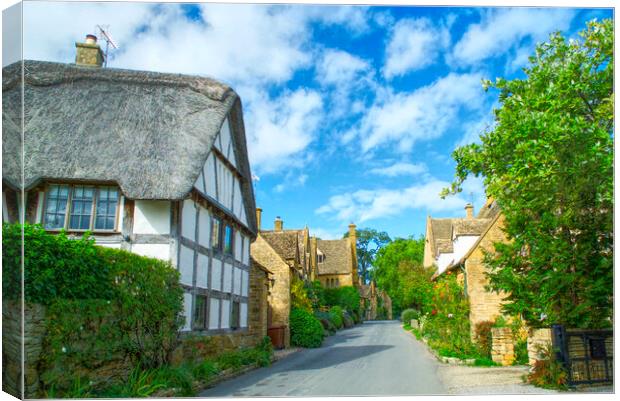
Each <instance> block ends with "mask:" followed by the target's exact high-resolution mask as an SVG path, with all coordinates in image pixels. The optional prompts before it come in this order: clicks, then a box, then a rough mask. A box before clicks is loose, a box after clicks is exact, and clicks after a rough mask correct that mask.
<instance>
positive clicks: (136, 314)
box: [98, 248, 183, 368]
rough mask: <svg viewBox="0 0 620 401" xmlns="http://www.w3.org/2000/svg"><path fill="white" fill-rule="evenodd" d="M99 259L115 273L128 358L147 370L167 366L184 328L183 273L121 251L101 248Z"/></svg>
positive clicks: (115, 290)
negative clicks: (182, 327) (180, 331)
mask: <svg viewBox="0 0 620 401" xmlns="http://www.w3.org/2000/svg"><path fill="white" fill-rule="evenodd" d="M98 256H99V257H101V258H103V259H104V260H105V263H106V264H108V265H110V269H111V271H112V283H111V284H112V286H113V288H114V298H113V302H116V303H117V306H118V312H119V314H120V316H122V319H120V320H119V327H120V330H121V332H122V333H123V340H124V342H125V349H126V352H127V354H128V355H129V357H130V358H131V359H132V360H134V361H136V363H139V364H141V365H142V366H144V367H145V368H156V367H158V366H161V365H163V364H165V363H167V362H168V361H169V357H170V354H171V353H172V351H173V350H174V348H175V347H176V345H177V341H178V333H179V329H180V328H181V326H182V325H183V318H182V316H181V311H182V309H183V289H182V288H181V285H180V284H179V272H178V271H177V270H176V269H174V268H173V267H172V266H170V264H169V263H167V262H163V261H160V260H158V259H153V258H147V257H143V256H138V255H136V254H133V253H130V252H126V251H122V250H117V249H110V248H99V249H98Z"/></svg>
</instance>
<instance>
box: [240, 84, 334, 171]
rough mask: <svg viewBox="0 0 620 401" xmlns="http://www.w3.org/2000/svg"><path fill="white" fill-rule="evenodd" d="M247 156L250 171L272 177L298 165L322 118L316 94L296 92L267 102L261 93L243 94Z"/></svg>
mask: <svg viewBox="0 0 620 401" xmlns="http://www.w3.org/2000/svg"><path fill="white" fill-rule="evenodd" d="M244 93H246V97H245V98H246V99H248V102H247V105H248V106H247V110H248V114H249V115H250V116H251V117H252V118H248V119H246V136H247V141H248V152H249V156H250V162H251V163H252V166H253V169H254V170H256V171H257V173H259V174H267V173H273V172H275V171H277V170H279V169H281V168H283V167H287V166H291V165H295V164H299V162H302V161H303V160H301V157H300V154H301V153H302V152H303V151H305V150H306V148H307V147H308V146H309V145H310V144H311V143H312V141H313V140H315V139H316V136H317V133H316V132H317V128H318V125H319V122H320V121H321V119H322V117H323V101H322V99H321V96H320V95H319V94H318V92H316V91H313V90H308V89H303V88H302V89H298V90H296V91H294V92H286V93H284V94H282V95H281V96H279V97H277V98H275V99H271V98H269V97H268V96H267V94H266V93H264V92H262V91H261V92H258V91H252V90H247V91H244Z"/></svg>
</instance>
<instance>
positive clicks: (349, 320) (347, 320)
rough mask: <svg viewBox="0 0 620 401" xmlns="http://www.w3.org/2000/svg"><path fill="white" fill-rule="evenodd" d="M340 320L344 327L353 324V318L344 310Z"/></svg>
mask: <svg viewBox="0 0 620 401" xmlns="http://www.w3.org/2000/svg"><path fill="white" fill-rule="evenodd" d="M342 322H343V324H344V327H346V328H349V327H352V326H353V325H354V324H355V323H354V322H353V319H352V318H351V316H350V315H349V314H348V313H347V312H345V313H344V314H343V315H342Z"/></svg>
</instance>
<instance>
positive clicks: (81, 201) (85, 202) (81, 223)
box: [69, 186, 95, 230]
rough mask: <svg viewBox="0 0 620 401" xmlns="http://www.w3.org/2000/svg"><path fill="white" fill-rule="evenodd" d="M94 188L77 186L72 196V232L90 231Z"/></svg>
mask: <svg viewBox="0 0 620 401" xmlns="http://www.w3.org/2000/svg"><path fill="white" fill-rule="evenodd" d="M94 195H95V191H94V188H93V187H85V186H75V187H73V192H72V194H71V215H70V218H69V229H70V230H88V229H89V228H90V218H91V216H92V214H93V198H94Z"/></svg>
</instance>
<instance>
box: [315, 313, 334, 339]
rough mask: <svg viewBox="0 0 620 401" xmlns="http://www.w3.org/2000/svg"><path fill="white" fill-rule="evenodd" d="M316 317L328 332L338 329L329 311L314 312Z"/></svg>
mask: <svg viewBox="0 0 620 401" xmlns="http://www.w3.org/2000/svg"><path fill="white" fill-rule="evenodd" d="M314 317H316V318H317V319H319V321H320V322H321V324H322V325H323V328H324V329H325V330H326V331H327V332H328V334H333V333H335V332H336V331H337V330H338V329H337V328H336V326H334V324H333V323H332V321H331V320H330V315H329V313H328V312H314Z"/></svg>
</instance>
